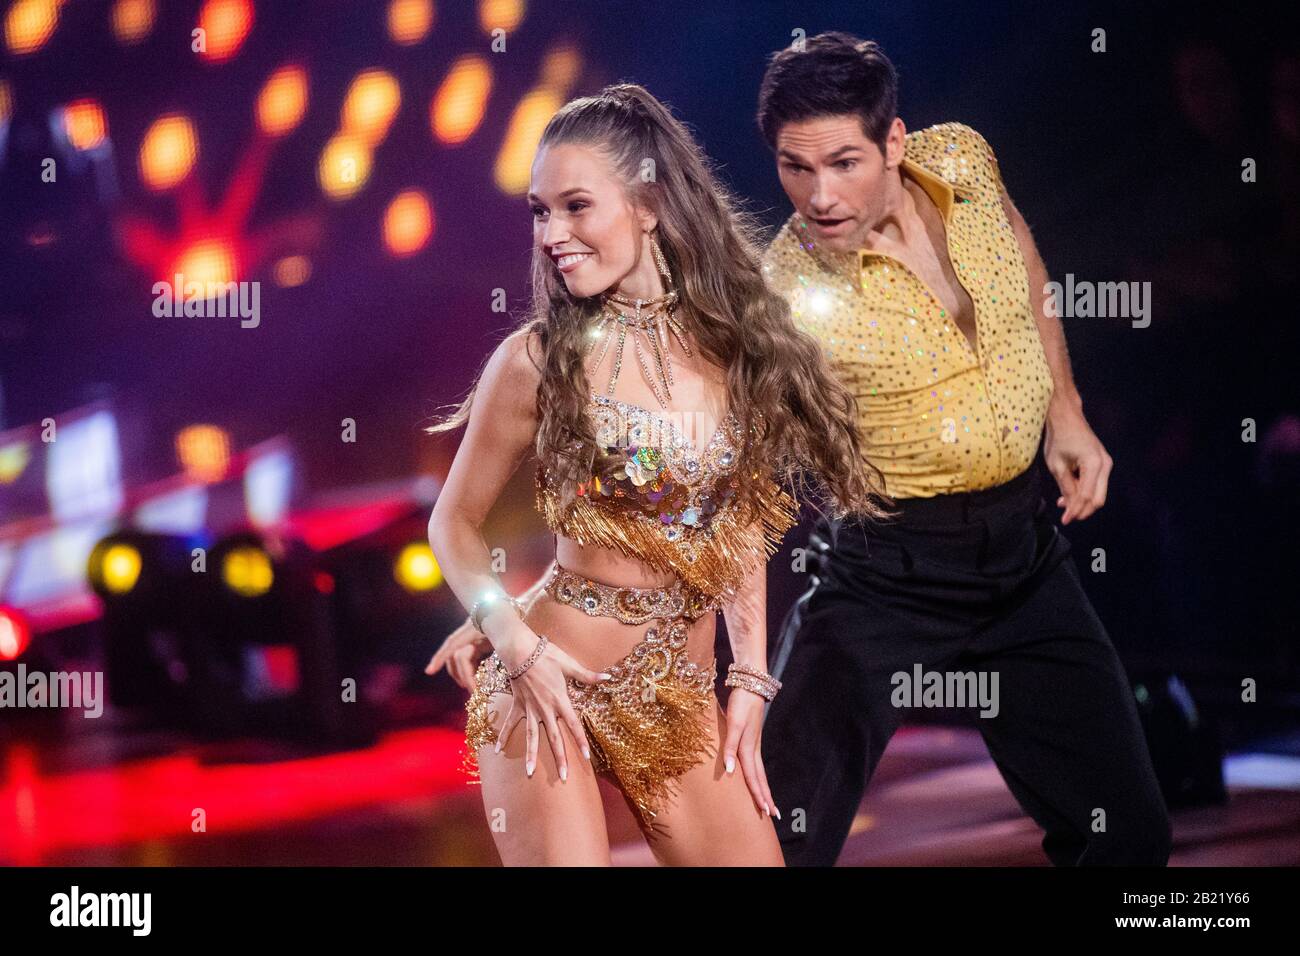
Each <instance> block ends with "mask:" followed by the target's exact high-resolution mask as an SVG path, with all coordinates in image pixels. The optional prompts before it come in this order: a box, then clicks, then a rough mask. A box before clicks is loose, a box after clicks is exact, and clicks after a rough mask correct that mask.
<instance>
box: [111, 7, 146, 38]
mask: <svg viewBox="0 0 1300 956" xmlns="http://www.w3.org/2000/svg"><path fill="white" fill-rule="evenodd" d="M155 13H156V11H155V9H154V4H153V0H117V3H115V4H113V35H114V36H116V37H117V41H118V42H119V43H125V44H128V45H129V44H132V43H139V42H140V41H141V40H143V39H144V38H145V37H147V36H148V35H149V31H150V30H152V29H153V21H154V16H155Z"/></svg>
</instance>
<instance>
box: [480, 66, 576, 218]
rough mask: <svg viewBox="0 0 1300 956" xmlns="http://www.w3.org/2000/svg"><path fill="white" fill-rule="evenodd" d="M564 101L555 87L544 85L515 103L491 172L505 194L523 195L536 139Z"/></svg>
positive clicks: (534, 153)
mask: <svg viewBox="0 0 1300 956" xmlns="http://www.w3.org/2000/svg"><path fill="white" fill-rule="evenodd" d="M563 103H564V100H563V95H562V94H561V93H560V92H559V91H558V90H556V89H554V88H551V87H543V88H541V89H537V90H533V91H532V92H531V93H529V94H528V95H526V96H525V97H524V98H523V99H522V100H520V101H519V105H518V106H516V107H515V111H514V114H513V115H512V116H511V117H510V125H509V126H508V127H507V129H506V138H505V141H504V142H502V144H501V151H500V152H499V153H497V160H496V166H495V167H494V169H493V172H492V175H493V179H495V180H496V184H497V188H498V189H500V190H501V191H502V192H503V193H505V194H506V195H507V196H522V195H524V193H526V192H528V181H529V179H530V177H531V175H532V166H533V157H534V156H535V155H536V153H537V141H538V140H540V139H541V138H542V130H544V129H545V128H546V124H547V122H549V121H550V118H551V117H552V116H554V115H555V113H556V111H557V110H558V109H559V108H560V107H561V106H562V105H563Z"/></svg>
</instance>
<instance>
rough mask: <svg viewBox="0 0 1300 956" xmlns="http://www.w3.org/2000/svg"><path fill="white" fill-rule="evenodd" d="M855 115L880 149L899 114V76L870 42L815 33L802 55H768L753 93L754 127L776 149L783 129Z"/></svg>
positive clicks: (791, 50) (790, 52) (787, 52)
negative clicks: (755, 94)
mask: <svg viewBox="0 0 1300 956" xmlns="http://www.w3.org/2000/svg"><path fill="white" fill-rule="evenodd" d="M847 113H856V114H857V115H858V117H859V118H860V119H861V121H862V132H863V133H864V134H865V135H866V136H867V138H868V139H870V140H871V141H872V142H874V143H875V144H876V145H877V146H879V147H880V149H881V151H882V152H883V151H884V148H885V137H886V136H887V135H888V134H889V126H890V124H891V123H893V121H894V117H895V116H896V115H897V113H898V74H897V73H896V72H895V71H894V64H892V63H890V62H889V57H887V56H885V53H884V51H883V50H881V49H880V47H879V46H878V45H877V44H876V42H875V41H874V40H861V39H859V38H858V37H855V36H852V35H850V34H848V33H839V32H835V33H819V34H818V35H817V36H815V37H813V38H812V39H810V40H808V41H806V42H805V44H804V48H803V50H801V51H800V50H796V49H794V48H793V47H786V48H784V49H781V50H778V51H777V52H776V53H774V54H772V58H771V60H770V61H769V62H768V65H767V72H766V73H764V74H763V85H762V86H761V87H760V88H759V91H758V127H759V129H761V130H762V131H763V138H764V139H766V140H767V144H768V145H769V146H771V147H772V148H773V149H776V137H777V133H779V132H780V131H781V127H782V126H784V125H785V124H786V123H790V122H798V121H800V120H806V119H812V118H814V117H818V116H843V115H845V114H847Z"/></svg>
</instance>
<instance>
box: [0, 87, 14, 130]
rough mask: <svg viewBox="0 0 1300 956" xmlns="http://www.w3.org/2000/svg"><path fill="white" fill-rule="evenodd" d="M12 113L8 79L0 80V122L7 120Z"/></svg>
mask: <svg viewBox="0 0 1300 956" xmlns="http://www.w3.org/2000/svg"><path fill="white" fill-rule="evenodd" d="M13 115H14V101H13V94H12V93H10V92H9V81H8V80H0V124H3V123H7V122H9V117H11V116H13Z"/></svg>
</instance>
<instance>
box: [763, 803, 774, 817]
mask: <svg viewBox="0 0 1300 956" xmlns="http://www.w3.org/2000/svg"><path fill="white" fill-rule="evenodd" d="M771 815H772V811H771V810H770V809H768V806H767V804H766V803H765V804H763V816H765V817H770V816H771Z"/></svg>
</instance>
